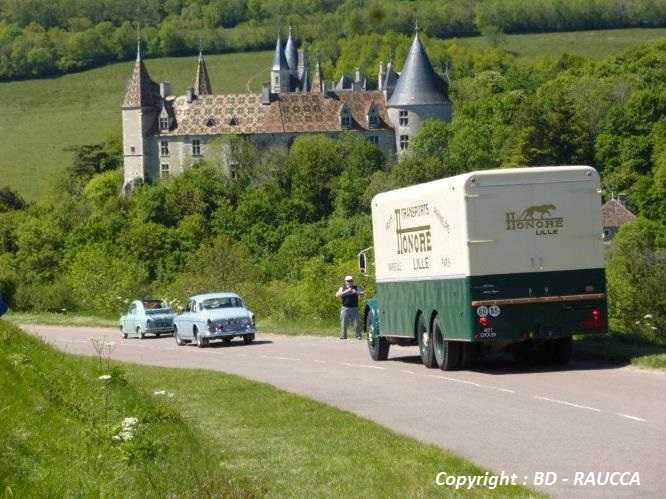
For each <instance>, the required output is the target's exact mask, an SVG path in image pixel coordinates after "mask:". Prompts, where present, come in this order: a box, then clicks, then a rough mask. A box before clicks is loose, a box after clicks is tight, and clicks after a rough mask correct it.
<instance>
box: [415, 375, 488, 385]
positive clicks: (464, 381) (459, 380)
mask: <svg viewBox="0 0 666 499" xmlns="http://www.w3.org/2000/svg"><path fill="white" fill-rule="evenodd" d="M428 376H430V377H431V378H439V379H445V380H446V381H454V382H456V383H462V384H463V385H472V386H476V387H477V388H492V387H490V386H484V385H480V384H479V383H474V382H473V381H467V380H464V379H458V378H450V377H448V376H440V375H437V374H429V375H428Z"/></svg>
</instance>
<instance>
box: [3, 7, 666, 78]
mask: <svg viewBox="0 0 666 499" xmlns="http://www.w3.org/2000/svg"><path fill="white" fill-rule="evenodd" d="M138 25H140V26H141V38H142V40H143V46H144V48H145V55H146V56H147V57H156V56H174V55H185V54H194V53H196V52H198V51H199V49H202V50H204V51H205V52H206V53H209V54H210V53H221V52H236V51H248V50H266V49H271V48H273V47H274V46H275V40H276V32H277V30H278V29H279V28H280V27H281V28H282V29H286V26H287V25H291V26H293V28H294V29H295V32H296V34H297V36H298V39H299V41H300V42H301V43H302V44H303V45H304V46H311V48H313V49H314V50H316V51H318V52H319V53H320V56H321V59H322V62H323V63H327V64H335V62H336V60H337V56H338V55H339V52H340V47H339V45H338V43H337V41H338V40H339V39H341V38H350V37H353V36H357V35H368V34H371V33H372V34H376V35H380V36H382V35H387V34H402V35H409V34H411V33H413V31H414V28H415V26H417V25H418V26H419V29H420V30H421V31H422V32H423V33H424V34H426V35H428V36H430V37H434V38H441V39H446V38H453V37H467V36H474V35H479V34H483V35H484V36H488V37H489V38H491V39H495V40H497V39H498V37H501V35H502V34H504V33H514V34H515V33H542V32H555V31H576V30H596V29H613V28H633V27H663V26H666V0H623V1H617V0H595V1H566V2H563V1H561V0H448V1H446V2H441V1H438V0H415V1H406V0H368V1H365V2H357V1H356V0H305V1H299V2H294V1H292V0H277V1H273V0H139V1H137V0H104V1H103V2H97V1H90V0H29V1H28V0H24V1H20V2H17V1H14V0H0V80H13V79H25V78H34V77H43V76H52V75H57V74H63V73H68V72H73V71H80V70H82V69H87V68H92V67H98V66H102V65H105V64H108V63H110V62H114V61H123V60H131V59H133V58H134V57H135V55H136V39H137V26H138ZM359 47H360V46H359ZM396 59H398V58H396ZM337 76H339V75H337Z"/></svg>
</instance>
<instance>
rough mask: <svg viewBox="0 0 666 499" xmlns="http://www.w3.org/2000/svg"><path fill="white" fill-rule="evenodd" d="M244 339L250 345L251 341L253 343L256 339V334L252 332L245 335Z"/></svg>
mask: <svg viewBox="0 0 666 499" xmlns="http://www.w3.org/2000/svg"><path fill="white" fill-rule="evenodd" d="M243 341H244V342H245V344H246V345H249V344H250V343H252V341H254V335H253V334H251V333H250V334H246V335H243Z"/></svg>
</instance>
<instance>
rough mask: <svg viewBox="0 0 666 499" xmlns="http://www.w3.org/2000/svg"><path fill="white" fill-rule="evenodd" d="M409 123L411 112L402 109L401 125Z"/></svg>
mask: <svg viewBox="0 0 666 499" xmlns="http://www.w3.org/2000/svg"><path fill="white" fill-rule="evenodd" d="M407 125H409V113H408V112H407V111H400V126H407Z"/></svg>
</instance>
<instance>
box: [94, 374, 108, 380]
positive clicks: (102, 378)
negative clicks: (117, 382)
mask: <svg viewBox="0 0 666 499" xmlns="http://www.w3.org/2000/svg"><path fill="white" fill-rule="evenodd" d="M97 379H100V380H102V381H108V380H110V379H111V375H110V374H102V375H101V376H100V377H99V378H97Z"/></svg>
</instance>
